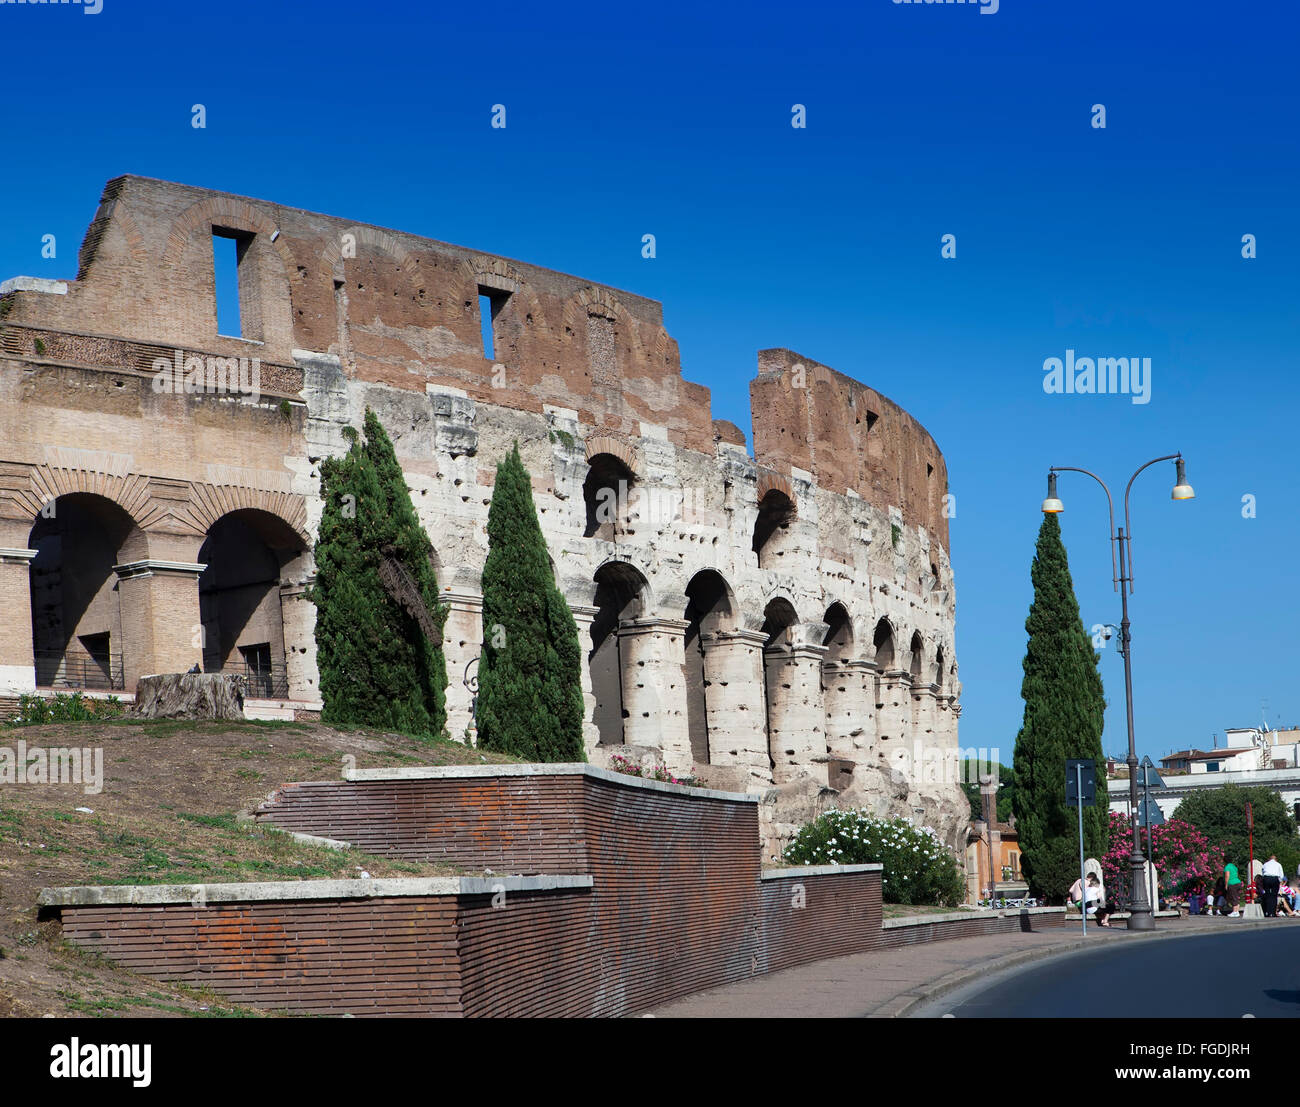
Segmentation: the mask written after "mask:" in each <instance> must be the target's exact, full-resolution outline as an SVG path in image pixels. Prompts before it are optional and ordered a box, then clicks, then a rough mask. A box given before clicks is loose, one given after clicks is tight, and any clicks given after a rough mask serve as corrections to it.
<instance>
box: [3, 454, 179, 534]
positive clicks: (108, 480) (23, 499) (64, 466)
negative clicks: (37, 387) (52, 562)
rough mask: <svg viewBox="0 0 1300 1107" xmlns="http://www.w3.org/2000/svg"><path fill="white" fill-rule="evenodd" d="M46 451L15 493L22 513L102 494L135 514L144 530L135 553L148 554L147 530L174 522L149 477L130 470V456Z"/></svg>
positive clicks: (31, 514)
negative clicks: (73, 497) (71, 498)
mask: <svg viewBox="0 0 1300 1107" xmlns="http://www.w3.org/2000/svg"><path fill="white" fill-rule="evenodd" d="M46 454H47V461H46V463H45V464H42V465H35V466H33V467H32V468H31V470H30V471H29V481H30V483H29V485H28V487H27V488H20V489H18V490H17V491H16V492H14V493H13V507H14V509H15V510H16V511H17V512H18V514H19V515H20V516H28V517H32V518H35V517H36V516H38V515H40V514H41V509H42V508H43V507H44V506H45V505H46V504H48V503H50V502H52V501H54V500H57V499H59V498H60V497H62V496H70V495H74V494H84V495H90V496H99V497H102V498H103V499H106V500H111V501H112V502H113V503H114V504H116V505H117V506H118V507H119V508H121V509H122V510H123V511H124V512H125V513H126V514H127V515H129V516H130V517H131V519H132V520H133V521H134V522H135V524H136V526H138V527H139V529H140V531H141V532H143V533H142V536H141V540H140V542H139V543H138V549H136V550H135V551H134V552H135V553H138V555H139V556H140V557H146V556H148V540H147V532H148V531H149V530H151V529H152V528H153V527H155V526H157V525H158V524H160V523H166V522H168V521H171V516H170V513H169V511H168V509H167V507H166V506H164V504H163V503H162V502H161V501H159V500H158V499H157V498H156V497H155V495H154V492H153V489H152V488H151V486H150V481H149V478H148V477H144V476H141V475H139V474H138V473H132V472H130V471H129V469H128V467H129V465H130V463H131V459H130V456H129V455H126V454H121V455H118V454H115V455H112V456H109V457H103V456H97V457H95V458H90V457H87V456H83V454H84V452H83V451H79V450H75V449H67V450H64V449H58V448H56V447H47V448H46Z"/></svg>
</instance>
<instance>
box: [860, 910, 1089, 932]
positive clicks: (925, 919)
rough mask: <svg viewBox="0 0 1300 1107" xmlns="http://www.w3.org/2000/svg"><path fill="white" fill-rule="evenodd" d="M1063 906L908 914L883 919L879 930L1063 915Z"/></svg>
mask: <svg viewBox="0 0 1300 1107" xmlns="http://www.w3.org/2000/svg"><path fill="white" fill-rule="evenodd" d="M1064 914H1065V908H1064V907H1005V908H1002V909H1001V910H998V911H989V910H984V909H981V908H975V907H973V908H970V909H968V910H965V911H953V912H950V913H949V914H947V915H909V916H908V917H906V918H901V919H885V921H884V922H882V923H881V924H880V929H881V930H895V929H898V928H901V927H908V926H929V925H930V924H931V923H949V922H969V921H970V920H971V919H1010V918H1019V917H1020V916H1021V915H1064Z"/></svg>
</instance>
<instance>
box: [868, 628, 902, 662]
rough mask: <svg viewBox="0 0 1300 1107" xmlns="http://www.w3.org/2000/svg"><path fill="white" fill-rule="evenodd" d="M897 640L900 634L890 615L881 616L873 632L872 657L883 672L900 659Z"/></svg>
mask: <svg viewBox="0 0 1300 1107" xmlns="http://www.w3.org/2000/svg"><path fill="white" fill-rule="evenodd" d="M897 642H898V635H897V633H896V632H895V628H894V624H893V623H892V622H890V620H889V618H888V616H881V617H880V618H879V619H878V620H877V621H876V626H875V629H874V630H873V631H872V632H871V646H872V650H873V651H874V652H873V654H872V657H873V660H874V661H875V663H876V668H877V669H878V670H880V671H881V672H885V671H886V670H888V669H892V668H894V665H895V662H896V661H897V659H898V645H897Z"/></svg>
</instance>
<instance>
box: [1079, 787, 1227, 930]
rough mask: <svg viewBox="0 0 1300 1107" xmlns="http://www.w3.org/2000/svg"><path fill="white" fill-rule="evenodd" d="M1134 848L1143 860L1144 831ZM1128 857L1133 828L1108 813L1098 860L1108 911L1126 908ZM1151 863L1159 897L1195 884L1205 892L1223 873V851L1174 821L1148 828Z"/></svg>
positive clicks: (1114, 813)
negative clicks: (1105, 837)
mask: <svg viewBox="0 0 1300 1107" xmlns="http://www.w3.org/2000/svg"><path fill="white" fill-rule="evenodd" d="M1138 846H1139V850H1140V851H1141V853H1142V855H1143V856H1144V857H1145V856H1146V828H1145V827H1143V828H1142V838H1141V840H1140V841H1139V843H1138ZM1132 856H1133V828H1132V826H1130V824H1129V821H1128V818H1127V817H1126V816H1124V815H1122V814H1120V813H1119V812H1118V811H1112V812H1111V813H1110V845H1109V846H1108V848H1107V850H1106V854H1105V856H1104V857H1102V858H1101V871H1102V877H1103V879H1104V880H1105V883H1106V899H1107V901H1108V902H1109V903H1110V906H1111V909H1112V910H1116V911H1120V910H1124V909H1125V908H1126V907H1127V906H1128V886H1129V883H1130V878H1131V876H1132V873H1133V869H1132ZM1151 861H1152V864H1154V865H1155V867H1156V873H1157V874H1158V878H1159V882H1160V892H1161V894H1162V895H1165V896H1168V895H1177V894H1181V893H1183V892H1186V891H1187V890H1188V888H1189V887H1190V886H1191V885H1193V884H1195V883H1197V882H1198V881H1200V882H1203V883H1204V884H1205V886H1206V888H1207V889H1208V888H1210V887H1213V885H1214V879H1215V877H1217V876H1218V875H1219V873H1221V872H1223V848H1222V846H1221V845H1220V844H1219V842H1218V840H1217V839H1214V838H1210V837H1208V836H1207V835H1205V834H1204V833H1202V832H1201V831H1200V830H1198V829H1197V828H1196V827H1195V826H1193V825H1192V824H1191V823H1189V822H1185V821H1184V820H1183V819H1180V818H1177V817H1175V818H1172V819H1170V820H1169V821H1168V822H1165V823H1161V824H1159V825H1158V826H1153V827H1152V828H1151Z"/></svg>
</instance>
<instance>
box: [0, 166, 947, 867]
mask: <svg viewBox="0 0 1300 1107" xmlns="http://www.w3.org/2000/svg"><path fill="white" fill-rule="evenodd" d="M221 250H228V251H230V252H231V256H232V257H233V258H235V259H236V260H235V262H234V263H233V264H232V269H231V273H232V274H233V281H234V287H233V289H232V291H231V295H232V296H235V297H237V302H238V305H239V312H238V324H237V326H233V327H232V326H231V325H229V324H228V323H226V321H224V320H223V323H224V324H225V325H223V326H221V327H219V326H218V310H217V304H218V288H217V285H218V281H219V280H220V279H223V278H222V277H221V275H220V274H219V272H218V271H217V270H215V269H214V251H221ZM236 330H237V331H238V333H222V332H223V331H236ZM218 378H220V379H218ZM223 385H224V386H223ZM750 401H751V409H752V416H753V449H752V452H751V451H750V449H748V448H747V445H746V441H745V435H744V434H743V433H742V432H741V431H740V430H739V429H738V428H737V427H736V426H735V425H734V424H732V423H729V422H725V421H722V420H715V419H713V418H712V417H711V411H710V394H709V389H707V388H705V387H703V386H701V385H699V384H694V383H692V382H690V381H688V380H686V379H684V378H683V376H682V372H681V367H680V363H679V355H678V349H677V344H676V343H675V342H674V341H673V339H672V338H670V337H669V335H668V332H667V331H666V330H665V329H664V323H663V313H662V307H661V305H660V304H659V303H657V302H655V301H652V300H647V299H644V298H643V297H641V296H637V295H633V294H630V293H627V292H622V291H618V290H615V289H613V288H609V287H606V286H604V285H599V284H593V283H591V282H589V281H585V280H582V279H579V278H576V277H570V276H566V275H564V274H561V273H556V272H552V271H550V270H547V269H541V268H538V267H536V266H533V265H529V264H526V263H523V262H518V261H511V260H507V259H506V258H501V257H495V256H491V255H486V254H481V253H478V252H475V251H473V250H469V249H465V248H462V247H458V246H450V245H447V244H444V243H441V242H436V241H432V240H429V239H425V238H419V237H415V236H412V235H407V234H403V233H399V232H396V231H390V230H383V229H379V228H376V227H372V226H366V225H360V224H355V223H351V222H349V221H347V220H345V219H338V218H333V217H329V216H323V215H318V214H314V213H311V212H306V211H298V210H294V209H291V208H285V207H281V206H280V205H278V204H274V203H270V202H263V201H259V200H251V199H246V198H243V197H238V196H233V195H228V194H223V193H217V192H212V191H209V190H205V189H199V188H192V187H187V186H183V185H178V184H172V183H167V182H162V181H156V180H150V179H146V178H141V177H134V176H127V177H121V178H118V179H116V180H113V181H111V182H109V184H108V185H107V186H106V188H105V189H104V192H103V196H102V198H101V200H100V204H99V208H98V211H97V212H96V214H95V217H94V219H93V221H92V222H91V224H90V228H89V231H88V232H87V234H86V237H85V240H84V242H83V244H82V247H81V251H80V256H79V265H78V272H77V275H76V278H75V279H71V280H66V281H63V280H48V279H42V278H31V277H16V278H14V279H12V280H8V281H6V282H4V284H3V285H0V697H3V698H4V701H5V702H7V703H8V704H10V705H11V704H12V703H13V702H14V701H15V699H16V697H17V696H18V695H20V694H22V693H31V692H33V691H35V690H37V689H40V690H50V689H64V688H86V689H90V690H92V691H98V692H100V693H104V692H107V691H110V690H111V691H114V692H116V693H117V694H120V695H122V696H124V697H126V698H129V696H130V694H131V692H132V690H133V688H134V687H135V684H136V682H137V680H138V679H139V678H140V677H141V676H142V675H146V674H151V673H160V672H182V671H185V670H187V669H190V668H191V667H192V666H193V665H195V664H199V665H201V666H202V667H203V668H204V669H205V670H206V671H239V672H241V673H243V674H245V675H246V676H247V677H248V679H249V682H250V699H249V701H248V710H249V712H250V713H251V714H255V715H258V716H259V717H265V718H276V717H279V718H285V717H293V716H294V715H295V714H296V715H304V714H308V715H309V714H310V713H311V712H314V711H318V710H319V709H320V706H321V705H320V702H319V698H318V694H317V673H316V663H315V643H314V637H313V626H314V609H313V607H312V604H311V603H310V601H308V600H307V599H306V598H305V597H304V589H305V588H306V587H307V585H308V584H309V583H310V582H311V579H312V545H313V533H314V528H315V526H316V524H317V522H318V520H319V518H320V513H321V500H320V489H319V477H318V463H319V461H320V459H321V458H323V457H326V456H330V455H332V454H336V453H340V452H342V451H343V450H344V449H345V438H344V434H343V432H344V428H345V427H347V426H348V425H349V424H351V425H354V426H360V421H361V417H362V415H363V414H364V411H365V409H366V408H367V407H370V408H373V409H374V410H375V411H376V413H377V414H378V415H379V417H380V419H381V420H382V422H383V424H384V425H385V427H386V428H387V429H388V432H389V434H390V435H391V437H392V439H393V442H394V444H395V446H396V449H397V452H398V457H399V460H400V461H401V464H402V467H403V469H404V471H405V473H406V477H407V481H408V484H409V487H410V489H411V496H412V500H413V502H414V504H415V506H416V509H417V511H418V513H419V515H420V517H421V520H422V521H423V523H424V526H425V528H426V530H427V531H428V533H429V535H430V537H431V539H432V540H433V543H434V546H435V554H436V559H437V568H438V574H439V585H440V588H441V591H442V598H443V600H444V602H445V604H446V606H447V608H448V609H449V617H448V621H447V627H446V650H447V669H448V676H449V688H448V705H449V716H450V717H449V730H450V732H451V734H452V735H453V737H456V738H458V739H462V740H468V741H472V740H473V737H474V728H473V693H472V691H471V689H472V686H473V673H474V667H475V662H476V658H477V656H478V653H479V651H480V644H481V642H482V628H481V625H480V618H479V613H480V609H481V597H480V593H479V577H480V572H481V569H482V565H483V562H484V559H485V557H486V542H487V538H486V521H487V510H488V504H489V501H490V499H491V494H492V481H493V477H494V473H495V465H496V462H497V461H498V460H499V459H500V458H501V457H502V456H503V455H504V453H505V452H507V451H508V450H509V449H510V446H511V444H512V443H513V442H514V441H516V440H517V441H518V442H519V445H520V449H521V452H522V455H523V458H524V462H525V464H526V465H527V467H528V469H529V471H530V473H531V474H532V479H533V486H534V490H535V495H536V499H537V505H538V510H539V512H540V517H541V524H542V528H543V531H544V533H545V536H546V540H547V542H548V545H549V548H550V551H551V556H552V560H553V563H554V568H555V573H556V578H557V580H558V582H559V583H560V586H561V588H562V590H563V592H564V594H565V595H566V597H567V598H568V601H569V604H570V607H571V608H572V610H573V614H574V618H575V620H576V621H577V624H578V628H579V632H580V634H581V635H582V639H583V643H584V647H585V648H586V649H587V651H588V653H587V656H588V662H589V663H588V665H587V667H586V672H585V674H584V693H585V699H586V703H587V708H588V711H587V719H586V723H585V732H586V733H585V738H586V744H587V748H588V756H589V758H590V759H591V760H592V761H595V762H598V763H600V762H603V761H605V760H606V759H607V758H608V757H609V756H610V755H611V754H612V753H616V752H617V753H623V754H625V755H630V756H633V757H635V758H638V759H641V760H643V761H644V760H646V759H650V758H653V759H654V760H656V761H658V762H660V763H662V764H664V765H665V766H666V767H667V768H668V769H669V770H670V771H673V772H675V773H677V774H679V775H680V774H686V773H692V772H693V773H694V775H695V776H696V777H698V778H699V779H700V780H701V781H702V782H704V783H707V784H709V785H712V786H715V787H720V788H725V789H728V790H738V791H750V792H761V793H763V795H764V796H765V802H764V807H763V810H764V813H765V824H764V825H765V827H766V828H767V836H768V842H769V847H770V848H772V849H775V848H776V845H777V843H779V842H780V840H782V838H784V837H785V836H786V835H787V834H788V833H789V831H790V828H791V827H792V826H793V824H795V823H797V822H799V821H802V820H803V819H805V818H807V817H809V816H811V815H812V814H813V813H815V812H816V811H817V810H820V809H822V808H823V807H825V806H826V805H828V804H830V803H836V804H840V805H844V804H849V803H852V804H862V805H867V806H870V807H872V808H874V809H875V810H876V811H877V812H879V813H881V814H884V813H890V814H904V815H907V816H909V817H915V818H919V819H922V820H925V821H927V822H928V823H929V824H930V825H932V826H934V827H935V828H936V829H937V830H939V832H940V833H941V834H942V835H943V837H944V838H945V839H946V840H948V841H949V842H950V844H952V845H953V846H957V845H958V844H959V842H964V830H965V825H966V820H967V818H968V813H969V809H968V806H967V804H966V801H965V800H964V798H963V797H962V794H961V792H960V790H959V788H958V787H957V785H956V783H955V782H954V779H953V778H952V776H951V774H950V772H948V771H946V770H945V771H935V769H934V767H935V766H939V765H944V766H947V765H950V764H951V760H952V759H953V758H955V756H956V753H957V719H958V716H959V715H960V701H959V695H960V685H959V683H958V680H957V664H956V656H955V651H954V640H953V634H954V619H955V599H954V591H953V574H952V568H951V565H950V562H949V556H948V516H949V514H950V512H949V510H948V504H949V502H950V501H949V497H948V488H947V471H946V468H945V465H944V459H943V455H942V454H941V453H940V452H939V449H938V447H937V446H936V445H935V443H934V441H933V439H932V438H931V437H930V435H929V434H927V433H926V431H925V430H924V429H923V428H922V427H921V426H920V424H919V423H918V422H917V421H916V420H915V419H913V418H912V417H911V416H910V415H909V414H908V413H907V412H905V411H903V410H902V409H901V408H899V407H898V406H897V405H896V404H894V403H892V402H890V401H889V400H888V399H886V398H885V397H884V396H882V395H880V394H879V393H878V392H875V391H873V390H872V389H871V388H868V387H866V386H864V385H862V384H859V383H858V382H857V381H854V380H852V379H850V378H849V377H846V376H844V375H842V374H841V373H838V372H836V371H835V370H833V369H831V368H828V367H827V366H824V365H821V364H818V363H817V362H815V361H813V360H811V359H809V358H806V357H802V356H800V355H797V354H795V353H792V352H791V351H789V350H785V349H771V350H762V351H760V352H759V355H758V373H757V376H756V377H755V379H754V380H753V382H752V384H751V386H750ZM923 764H924V765H926V766H929V771H923V768H922V765H923Z"/></svg>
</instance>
